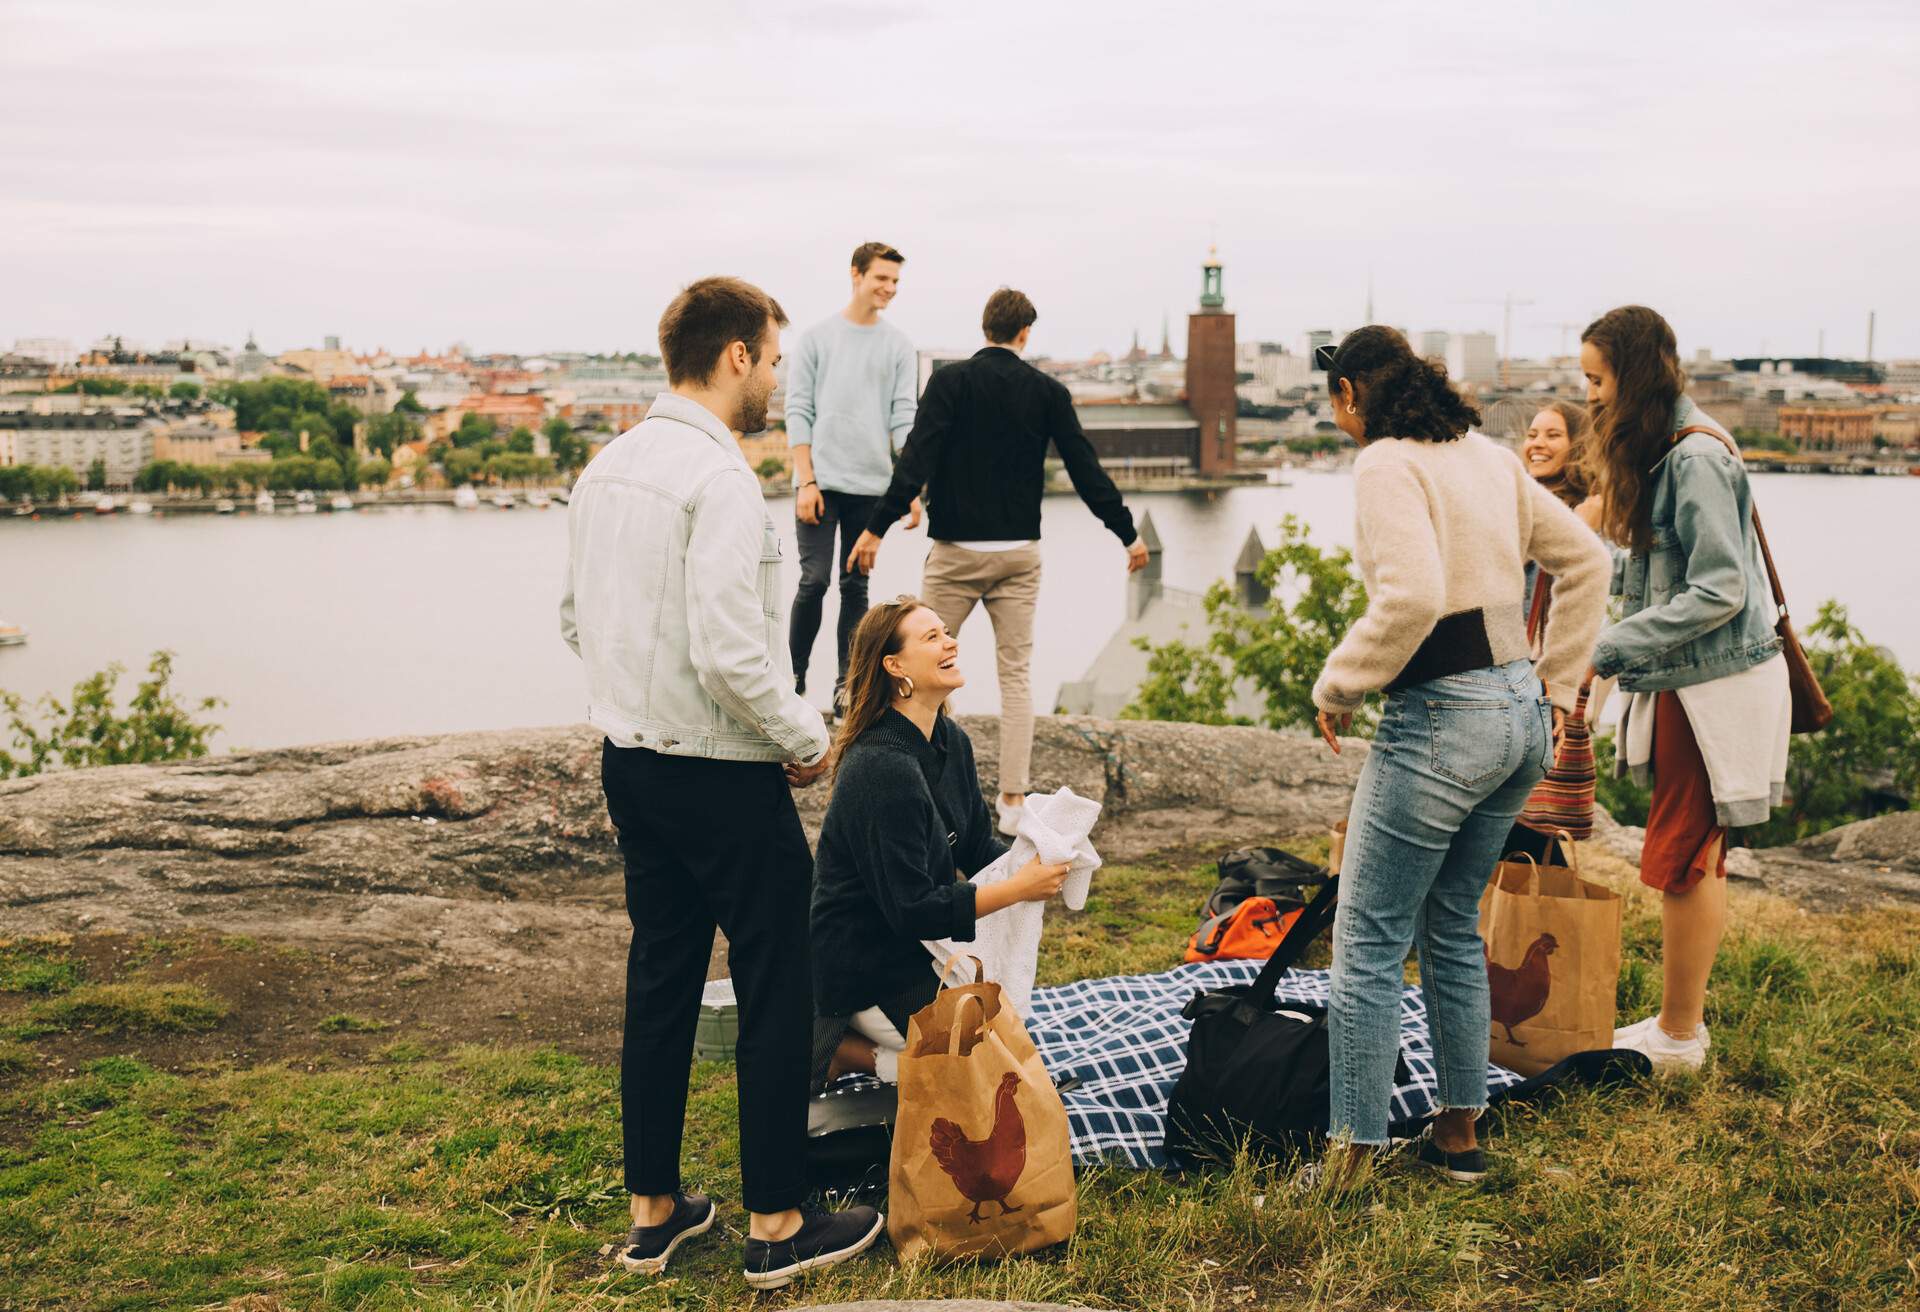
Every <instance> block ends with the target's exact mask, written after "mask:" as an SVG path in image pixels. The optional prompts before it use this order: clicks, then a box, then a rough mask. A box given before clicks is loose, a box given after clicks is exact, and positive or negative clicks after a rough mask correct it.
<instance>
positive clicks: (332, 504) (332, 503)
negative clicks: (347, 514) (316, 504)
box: [327, 492, 353, 510]
mask: <svg viewBox="0 0 1920 1312" xmlns="http://www.w3.org/2000/svg"><path fill="white" fill-rule="evenodd" d="M327 509H328V510H352V509H353V498H352V497H350V496H348V495H347V494H346V493H345V492H335V493H334V494H333V498H332V499H331V500H329V501H328V502H327Z"/></svg>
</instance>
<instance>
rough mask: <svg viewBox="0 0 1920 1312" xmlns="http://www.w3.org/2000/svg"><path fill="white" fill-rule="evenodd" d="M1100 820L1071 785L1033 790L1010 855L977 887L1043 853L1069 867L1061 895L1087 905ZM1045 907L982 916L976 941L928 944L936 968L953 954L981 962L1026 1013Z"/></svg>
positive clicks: (1018, 906) (1021, 906) (1016, 907)
mask: <svg viewBox="0 0 1920 1312" xmlns="http://www.w3.org/2000/svg"><path fill="white" fill-rule="evenodd" d="M1099 819H1100V803H1098V802H1095V801H1093V800H1091V799H1090V798H1085V797H1081V796H1079V795H1077V794H1076V793H1075V792H1074V791H1073V790H1072V789H1071V788H1062V789H1061V790H1060V791H1059V792H1057V793H1034V794H1032V795H1031V796H1029V797H1028V798H1027V802H1026V806H1025V807H1023V808H1022V814H1021V817H1020V833H1019V836H1018V837H1017V838H1015V839H1014V840H1013V846H1012V847H1011V848H1009V849H1007V853H1006V855H1005V856H1003V857H1001V858H1000V859H999V860H998V861H995V862H993V863H992V864H991V865H989V866H987V867H986V868H985V869H983V870H981V871H980V873H978V874H976V875H975V876H974V877H973V880H972V882H973V886H974V887H975V888H985V887H986V886H987V885H988V884H996V883H998V882H1000V881H1001V880H1003V879H1006V878H1008V877H1009V876H1011V875H1012V874H1013V873H1014V872H1015V871H1017V870H1019V869H1020V868H1021V867H1022V866H1024V865H1026V864H1027V862H1029V861H1031V860H1033V859H1034V858H1035V857H1036V856H1038V857H1039V858H1040V859H1041V860H1042V861H1044V862H1046V863H1047V864H1048V865H1059V864H1060V863H1061V862H1067V863H1069V864H1070V865H1071V867H1072V868H1071V869H1070V870H1068V872H1067V882H1066V885H1065V886H1064V887H1063V888H1062V889H1061V890H1060V898H1061V900H1062V901H1063V902H1065V903H1066V904H1067V906H1068V907H1069V908H1070V909H1072V910H1074V911H1078V910H1080V908H1082V907H1084V906H1086V904H1087V892H1088V890H1089V889H1090V888H1091V887H1092V884H1093V872H1094V871H1095V870H1098V869H1099V868H1100V854H1099V853H1098V852H1096V851H1094V850H1093V843H1092V841H1091V838H1090V835H1091V834H1092V832H1093V826H1094V824H1095V822H1096V821H1098V820H1099ZM1046 913H1047V907H1046V903H1044V902H1016V903H1014V904H1013V905H1012V906H1010V907H1004V908H1002V909H1001V910H999V911H996V912H994V913H993V914H992V915H990V916H985V917H982V918H981V919H980V920H979V921H978V922H977V924H976V925H975V927H974V938H973V942H971V943H956V942H954V941H953V940H952V939H938V940H928V941H927V944H926V947H927V951H928V952H930V953H932V954H933V969H934V970H935V971H941V970H944V969H945V968H946V965H947V963H948V961H950V960H951V959H952V958H953V957H954V956H955V955H959V956H967V957H978V958H979V959H980V964H981V966H982V968H983V970H984V972H985V975H986V978H988V979H990V980H993V981H994V982H995V983H997V984H999V985H1000V988H1001V992H1002V993H1003V994H1004V995H1005V997H1006V998H1007V1000H1008V1001H1009V1002H1011V1003H1012V1004H1013V1007H1014V1010H1015V1011H1017V1012H1019V1013H1020V1015H1021V1016H1023V1017H1024V1016H1025V1015H1026V1014H1027V1006H1028V1003H1029V1001H1030V1000H1031V999H1032V997H1033V977H1034V971H1035V969H1036V967H1037V965H1038V963H1039V959H1040V931H1041V928H1042V922H1043V921H1044V920H1045V918H1046Z"/></svg>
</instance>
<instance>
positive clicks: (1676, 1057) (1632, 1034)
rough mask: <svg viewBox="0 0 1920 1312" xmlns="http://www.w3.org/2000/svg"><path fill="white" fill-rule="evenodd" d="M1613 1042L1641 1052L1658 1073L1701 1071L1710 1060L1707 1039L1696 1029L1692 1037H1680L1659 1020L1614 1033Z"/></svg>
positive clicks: (1655, 1072)
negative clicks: (1661, 1024) (1667, 1030)
mask: <svg viewBox="0 0 1920 1312" xmlns="http://www.w3.org/2000/svg"><path fill="white" fill-rule="evenodd" d="M1613 1046H1614V1047H1616V1048H1626V1049H1629V1050H1630V1051H1633V1052H1637V1053H1641V1054H1642V1055H1644V1056H1645V1057H1646V1059H1647V1060H1648V1061H1650V1062H1652V1063H1653V1073H1654V1074H1655V1075H1672V1074H1676V1073H1678V1072H1680V1071H1697V1070H1699V1069H1700V1068H1701V1066H1703V1065H1705V1064H1706V1060H1707V1041H1706V1039H1705V1038H1703V1037H1702V1035H1701V1033H1700V1031H1699V1030H1698V1029H1696V1030H1695V1031H1694V1033H1693V1037H1692V1038H1690V1039H1676V1038H1674V1037H1673V1036H1672V1035H1671V1034H1668V1033H1667V1032H1666V1031H1665V1030H1663V1029H1661V1028H1660V1026H1659V1025H1658V1024H1657V1023H1653V1024H1648V1025H1645V1026H1640V1025H1634V1026H1630V1027H1628V1028H1627V1029H1625V1030H1619V1031H1616V1032H1615V1033H1614V1036H1613Z"/></svg>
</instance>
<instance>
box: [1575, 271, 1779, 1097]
mask: <svg viewBox="0 0 1920 1312" xmlns="http://www.w3.org/2000/svg"><path fill="white" fill-rule="evenodd" d="M1580 365H1581V369H1582V370H1583V371H1584V372H1585V374H1586V376H1587V397H1588V400H1589V401H1590V403H1591V405H1592V408H1593V412H1594V439H1593V441H1592V443H1591V446H1590V449H1591V452H1592V457H1591V458H1592V463H1593V465H1594V471H1595V473H1596V475H1597V477H1598V481H1599V483H1600V484H1601V485H1602V487H1603V488H1604V501H1603V523H1604V531H1605V533H1606V535H1607V537H1608V538H1609V539H1611V540H1612V541H1614V542H1619V543H1624V544H1626V545H1625V546H1624V547H1623V548H1621V549H1620V550H1619V551H1618V552H1617V553H1616V554H1615V558H1614V573H1613V587H1612V591H1613V592H1614V594H1615V595H1617V596H1619V597H1620V598H1621V599H1622V610H1623V618H1621V619H1620V620H1619V622H1617V623H1614V624H1610V625H1608V626H1607V628H1606V629H1605V630H1604V631H1602V633H1601V635H1600V640H1599V642H1598V643H1597V644H1596V645H1595V647H1594V654H1593V668H1594V671H1595V673H1596V674H1598V675H1601V676H1603V677H1607V676H1618V678H1619V680H1620V689H1621V691H1622V692H1623V693H1626V694H1627V695H1628V702H1627V708H1626V711H1625V713H1624V716H1623V718H1622V721H1621V726H1620V730H1619V733H1618V734H1617V736H1616V744H1617V764H1616V768H1617V769H1618V770H1619V771H1620V772H1621V773H1631V774H1632V775H1633V776H1634V777H1635V778H1636V779H1638V780H1640V781H1642V782H1645V781H1646V779H1647V778H1648V777H1649V776H1651V778H1652V781H1653V801H1652V805H1651V807H1650V808H1649V811H1648V815H1647V839H1646V845H1645V848H1644V850H1643V851H1642V854H1641V858H1640V879H1641V882H1642V883H1645V884H1647V885H1649V886H1651V887H1653V888H1657V889H1659V890H1660V891H1661V893H1662V895H1663V896H1662V899H1661V931H1662V932H1661V938H1662V945H1663V946H1662V954H1663V980H1662V989H1661V1002H1660V1010H1659V1012H1658V1013H1657V1014H1655V1015H1653V1016H1649V1017H1647V1018H1646V1019H1645V1020H1643V1021H1640V1022H1639V1023H1637V1024H1634V1025H1629V1026H1626V1027H1624V1028H1622V1029H1620V1030H1618V1031H1616V1032H1615V1034H1614V1046H1615V1047H1620V1048H1632V1049H1634V1050H1636V1051H1639V1052H1643V1053H1645V1054H1646V1055H1647V1056H1648V1057H1649V1058H1650V1059H1651V1060H1652V1061H1653V1064H1654V1067H1655V1069H1656V1070H1661V1071H1672V1070H1692V1069H1697V1068H1698V1067H1699V1066H1700V1065H1701V1063H1702V1062H1704V1061H1705V1059H1706V1054H1707V1045H1708V1035H1707V1027H1706V1024H1705V1022H1704V1017H1705V1007H1706V997H1707V977H1708V975H1709V974H1710V973H1711V972H1712V970H1713V960H1714V956H1715V954H1716V953H1717V952H1718V951H1719V948H1720V938H1721V935H1722V933H1723V932H1724V930H1725V928H1726V919H1727V892H1726V873H1727V864H1726V837H1727V828H1728V827H1729V826H1732V825H1752V824H1760V823H1762V822H1764V821H1765V820H1766V819H1767V815H1768V812H1769V811H1770V809H1771V808H1772V807H1773V806H1776V805H1778V804H1779V802H1780V794H1781V788H1782V785H1783V783H1784V780H1785V777H1786V764H1787V734H1788V729H1789V725H1790V723H1791V720H1792V701H1791V696H1790V694H1789V692H1788V688H1787V667H1786V660H1785V658H1784V657H1783V656H1782V655H1781V653H1780V640H1779V638H1778V637H1777V636H1776V635H1775V633H1774V621H1775V619H1776V618H1777V616H1776V615H1775V613H1774V609H1773V602H1772V596H1771V594H1770V593H1769V591H1768V588H1767V579H1766V574H1765V571H1764V568H1763V566H1762V565H1761V561H1760V553H1759V543H1758V538H1757V535H1756V532H1755V529H1754V524H1753V490H1752V488H1751V486H1750V485H1749V484H1748V482H1747V471H1746V466H1745V465H1744V464H1743V463H1742V461H1741V459H1740V457H1739V456H1738V455H1737V454H1735V453H1734V451H1733V449H1732V447H1731V439H1729V438H1726V437H1725V430H1723V429H1721V428H1720V426H1719V425H1718V424H1716V423H1715V422H1714V421H1713V420H1712V419H1710V418H1709V417H1708V416H1707V415H1706V414H1705V413H1704V412H1703V411H1701V410H1700V409H1699V407H1697V406H1695V405H1694V404H1693V402H1692V401H1690V400H1688V399H1687V397H1686V396H1685V395H1684V394H1683V392H1684V389H1685V387H1686V375H1685V374H1684V373H1683V372H1682V371H1681V368H1680V357H1679V352H1678V350H1677V349H1676V345H1675V342H1674V336H1673V329H1672V328H1671V327H1669V326H1668V325H1667V321H1666V320H1665V319H1663V318H1661V317H1660V316H1659V315H1658V314H1657V313H1655V312H1654V311H1652V310H1650V309H1648V308H1646V307H1645V306H1643V305H1628V306H1623V307H1621V308H1620V309H1617V310H1610V311H1608V312H1607V313H1606V314H1604V315H1602V316H1601V317H1600V318H1598V319H1596V320H1595V321H1594V322H1593V323H1592V324H1591V325H1589V326H1588V328H1587V330H1586V332H1584V333H1582V334H1581V337H1580ZM1688 429H1700V430H1703V431H1697V432H1691V433H1689V432H1686V430H1688ZM1682 434H1685V435H1684V436H1682Z"/></svg>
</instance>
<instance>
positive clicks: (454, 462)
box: [441, 447, 481, 487]
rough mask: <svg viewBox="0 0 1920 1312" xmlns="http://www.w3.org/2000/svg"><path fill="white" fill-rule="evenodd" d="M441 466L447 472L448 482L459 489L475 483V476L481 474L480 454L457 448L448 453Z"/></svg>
mask: <svg viewBox="0 0 1920 1312" xmlns="http://www.w3.org/2000/svg"><path fill="white" fill-rule="evenodd" d="M441 464H442V466H443V467H444V468H445V469H446V471H447V482H449V483H452V484H453V485H454V486H456V487H458V486H459V485H460V484H462V483H471V482H473V476H474V475H475V474H477V473H479V472H480V464H481V461H480V453H479V452H477V451H467V450H462V449H460V448H458V447H456V448H454V449H453V450H451V451H449V452H447V453H446V456H445V457H444V458H443V459H442V461H441Z"/></svg>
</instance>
